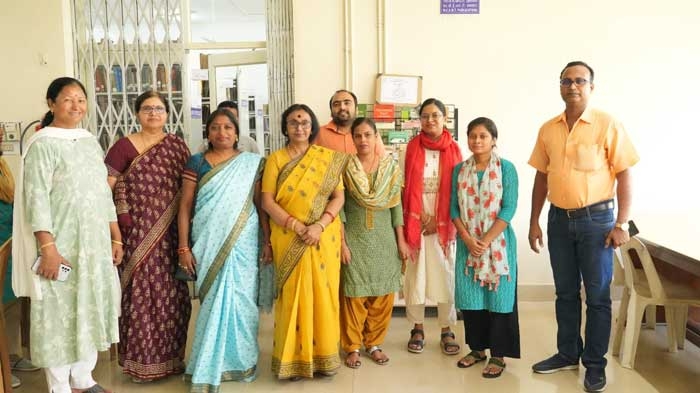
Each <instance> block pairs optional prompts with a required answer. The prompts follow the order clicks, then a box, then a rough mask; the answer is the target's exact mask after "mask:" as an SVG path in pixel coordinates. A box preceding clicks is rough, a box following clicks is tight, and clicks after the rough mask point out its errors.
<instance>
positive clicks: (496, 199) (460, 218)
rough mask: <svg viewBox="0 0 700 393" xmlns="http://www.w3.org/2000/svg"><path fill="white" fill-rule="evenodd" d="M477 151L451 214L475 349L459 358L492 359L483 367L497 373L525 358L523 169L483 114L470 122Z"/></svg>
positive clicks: (464, 167)
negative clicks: (520, 303) (518, 225)
mask: <svg viewBox="0 0 700 393" xmlns="http://www.w3.org/2000/svg"><path fill="white" fill-rule="evenodd" d="M467 138H468V145H469V150H471V152H472V153H473V154H472V156H471V157H469V158H468V159H467V160H466V161H464V162H463V163H460V164H458V165H457V166H456V167H455V169H454V172H453V181H452V199H451V217H452V221H453V222H454V224H455V227H456V228H457V234H458V238H459V241H458V242H457V261H456V268H455V285H456V287H455V305H456V307H457V308H458V309H460V310H462V319H463V320H464V331H465V337H466V342H467V344H468V345H469V348H470V349H471V352H469V353H468V354H467V355H466V356H465V357H463V358H462V359H460V360H459V362H457V366H458V367H460V368H467V367H471V366H473V365H474V364H476V363H479V362H481V361H483V360H486V349H490V352H491V358H490V359H489V361H488V362H487V364H486V367H485V368H484V370H483V372H482V376H483V377H484V378H497V377H499V376H500V375H501V373H502V372H503V370H504V369H505V367H506V364H505V361H504V360H503V359H504V357H511V358H520V333H519V327H518V307H517V296H516V289H517V268H518V266H517V255H516V251H517V246H516V241H515V233H514V232H513V228H512V226H511V224H510V221H511V219H512V218H513V216H514V215H515V209H516V207H517V204H518V174H517V172H516V171H515V167H514V166H513V164H512V163H511V162H510V161H507V160H505V159H503V158H500V157H499V156H498V155H497V154H496V152H494V150H493V149H494V147H495V146H496V139H497V138H498V130H497V129H496V124H494V122H493V121H492V120H491V119H487V118H485V117H479V118H476V119H474V120H472V121H471V122H470V123H469V125H468V126H467Z"/></svg>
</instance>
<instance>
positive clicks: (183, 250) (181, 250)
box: [177, 247, 190, 255]
mask: <svg viewBox="0 0 700 393" xmlns="http://www.w3.org/2000/svg"><path fill="white" fill-rule="evenodd" d="M189 251H190V248H189V247H179V248H178V249H177V255H183V254H187V253H188V252H189Z"/></svg>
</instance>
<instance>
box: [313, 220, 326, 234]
mask: <svg viewBox="0 0 700 393" xmlns="http://www.w3.org/2000/svg"><path fill="white" fill-rule="evenodd" d="M314 224H318V226H320V227H321V232H323V231H325V230H326V226H325V225H323V223H322V222H321V220H318V221H316V222H315V223H314Z"/></svg>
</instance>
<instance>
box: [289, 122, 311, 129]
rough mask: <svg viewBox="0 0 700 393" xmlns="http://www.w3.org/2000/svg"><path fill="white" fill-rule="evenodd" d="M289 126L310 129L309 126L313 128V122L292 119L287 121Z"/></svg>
mask: <svg viewBox="0 0 700 393" xmlns="http://www.w3.org/2000/svg"><path fill="white" fill-rule="evenodd" d="M287 127H289V128H292V129H295V128H297V127H301V128H302V129H304V130H308V129H309V128H311V122H310V121H302V122H298V121H294V120H292V121H288V122H287Z"/></svg>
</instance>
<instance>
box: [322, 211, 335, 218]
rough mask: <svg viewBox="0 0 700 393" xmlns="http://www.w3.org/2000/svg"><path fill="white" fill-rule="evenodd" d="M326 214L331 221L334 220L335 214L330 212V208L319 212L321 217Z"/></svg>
mask: <svg viewBox="0 0 700 393" xmlns="http://www.w3.org/2000/svg"><path fill="white" fill-rule="evenodd" d="M326 214H328V216H330V218H331V221H333V220H335V215H334V214H333V213H331V212H330V210H326V211H324V212H323V214H321V217H323V216H324V215H326Z"/></svg>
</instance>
